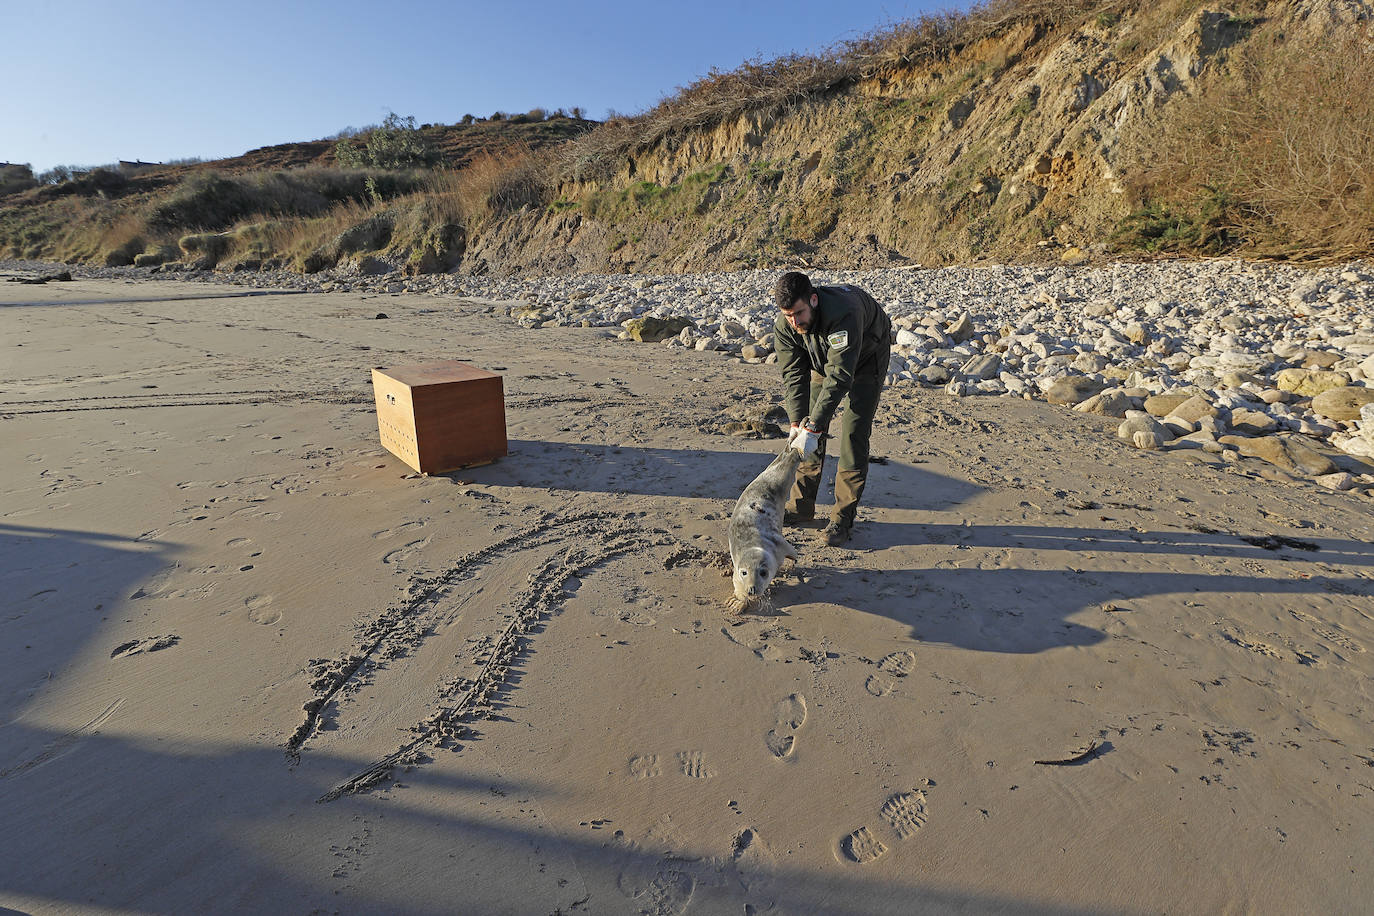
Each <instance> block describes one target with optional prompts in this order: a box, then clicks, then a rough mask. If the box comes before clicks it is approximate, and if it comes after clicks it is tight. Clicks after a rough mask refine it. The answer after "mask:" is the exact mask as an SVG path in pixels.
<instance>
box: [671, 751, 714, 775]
mask: <svg viewBox="0 0 1374 916" xmlns="http://www.w3.org/2000/svg"><path fill="white" fill-rule="evenodd" d="M677 762H678V764H679V765H680V766H681V767H682V775H683V776H690V777H692V778H693V779H710V778H711V777H712V776H715V775H716V771H715V770H713V769H712V768H711V767H710V766H709V765H708V764H707V763H706V758H705V756H704V755H703V754H702V753H701V751H682V752H681V753H679V754H678V755H677Z"/></svg>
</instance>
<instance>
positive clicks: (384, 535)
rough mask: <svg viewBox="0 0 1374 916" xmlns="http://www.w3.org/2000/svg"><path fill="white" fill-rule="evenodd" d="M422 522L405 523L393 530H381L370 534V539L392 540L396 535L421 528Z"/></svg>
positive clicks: (423, 524)
mask: <svg viewBox="0 0 1374 916" xmlns="http://www.w3.org/2000/svg"><path fill="white" fill-rule="evenodd" d="M424 526H425V523H424V522H405V523H403V524H400V525H397V526H396V527H395V528H383V529H382V530H381V531H374V532H372V539H373V540H375V541H385V540H388V539H390V538H394V537H395V536H396V535H398V534H405V533H406V532H407V531H414V530H415V529H416V528H423V527H424Z"/></svg>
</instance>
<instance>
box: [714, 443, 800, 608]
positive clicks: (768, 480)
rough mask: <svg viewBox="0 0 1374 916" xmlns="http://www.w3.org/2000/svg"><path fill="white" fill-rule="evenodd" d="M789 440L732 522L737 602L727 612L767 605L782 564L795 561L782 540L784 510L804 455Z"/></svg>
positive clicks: (750, 488) (742, 501) (742, 500)
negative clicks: (762, 604)
mask: <svg viewBox="0 0 1374 916" xmlns="http://www.w3.org/2000/svg"><path fill="white" fill-rule="evenodd" d="M791 441H792V440H791V439H788V445H787V447H786V448H784V449H783V450H782V454H781V455H779V456H778V457H776V458H774V459H773V463H772V464H770V465H768V467H767V468H765V469H764V471H763V473H762V474H760V475H759V476H757V477H755V478H754V482H753V483H751V484H749V486H747V487H745V488H744V492H743V493H741V494H740V498H739V501H738V502H736V503H735V512H734V514H733V515H731V516H730V532H729V533H730V569H731V577H732V578H733V580H734V585H735V596H734V598H733V599H731V601H730V602H729V607H730V609H731V610H732V611H734V612H735V613H737V614H738V613H743V612H744V611H747V610H749V609H751V608H754V607H756V606H757V605H758V604H759V603H760V602H762V600H763V595H764V592H765V591H767V589H768V585H769V583H771V582H772V581H773V577H774V576H776V575H777V574H778V567H780V566H782V561H783V559H784V558H791V559H793V560H795V559H796V558H797V549H796V548H795V547H793V546H792V545H791V544H789V543H788V542H787V538H785V537H783V536H782V512H783V505H784V504H785V503H786V502H787V494H788V491H790V490H791V489H792V482H793V481H794V480H795V479H796V477H797V465H799V464H801V460H802V455H801V452H799V451H797V450H796V449H794V448H792V445H791Z"/></svg>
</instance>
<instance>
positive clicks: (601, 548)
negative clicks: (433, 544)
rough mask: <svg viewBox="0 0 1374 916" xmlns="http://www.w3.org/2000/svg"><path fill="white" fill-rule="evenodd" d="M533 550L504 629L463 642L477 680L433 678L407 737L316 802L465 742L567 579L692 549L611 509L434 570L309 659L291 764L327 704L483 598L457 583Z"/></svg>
mask: <svg viewBox="0 0 1374 916" xmlns="http://www.w3.org/2000/svg"><path fill="white" fill-rule="evenodd" d="M541 547H543V548H547V547H553V548H554V553H553V555H552V556H551V557H549V558H547V559H546V560H545V561H544V562H543V563H541V564H540V565H539V566H538V567H537V568H536V569H535V571H534V572H533V573H531V574H530V576H529V578H528V580H527V581H526V583H525V585H524V587H523V588H521V589H519V591H518V592H517V593H516V594H514V595H513V596H511V597H510V598H509V599H508V600H507V601H506V602H505V603H504V604H503V605H502V607H503V608H504V609H505V614H504V620H505V623H504V625H503V626H502V627H501V629H500V630H499V631H497V632H496V633H494V634H489V635H488V636H486V637H483V638H480V639H477V640H473V641H471V642H473V644H474V649H473V651H474V652H475V653H476V654H475V656H474V657H473V658H472V660H471V662H472V663H473V664H478V665H480V667H479V668H478V670H477V672H476V674H475V675H474V676H472V677H470V678H462V677H446V678H442V679H441V680H440V682H439V683H438V684H437V685H436V686H437V690H436V694H437V699H436V701H435V702H436V703H437V704H438V709H437V710H435V711H434V712H433V713H432V714H430V715H429V716H427V717H425V718H423V719H422V720H421V721H419V722H417V723H416V724H414V725H412V726H411V727H410V731H411V733H412V734H413V735H414V737H413V738H412V739H410V740H409V741H407V742H405V743H403V744H402V745H401V746H400V747H399V748H397V749H396V750H395V751H394V752H392V753H391V754H388V755H386V756H385V757H383V758H381V759H379V760H377V761H376V762H374V763H373V764H371V765H369V766H368V767H366V768H365V769H363V770H362V771H360V772H359V773H358V774H356V775H355V776H353V777H352V778H350V779H348V780H346V781H344V782H343V783H340V784H339V785H337V786H335V787H334V788H333V789H331V790H330V791H329V792H327V793H325V794H324V795H323V796H321V797H320V799H318V800H319V801H321V802H324V801H331V800H333V799H336V798H339V797H341V796H343V795H349V794H354V793H356V792H361V791H365V790H366V789H368V788H370V787H371V786H373V785H376V784H377V783H378V782H381V781H382V780H384V779H386V778H387V777H388V776H389V775H390V774H391V772H392V770H394V769H395V767H397V766H413V765H416V764H418V763H421V762H423V759H424V752H425V750H426V749H427V748H432V747H450V748H452V747H454V745H455V742H456V741H458V740H459V739H463V738H467V739H471V738H472V737H474V735H473V733H472V730H471V729H470V728H469V727H468V723H470V722H472V721H473V720H475V719H477V718H481V717H483V716H486V715H488V714H489V713H490V711H491V704H492V702H493V701H494V700H495V699H496V697H497V695H498V694H500V693H501V692H502V691H503V690H504V689H506V688H507V687H509V681H510V673H511V667H512V665H513V664H514V663H515V662H516V660H517V659H518V658H519V656H520V655H521V654H522V652H524V651H525V649H526V648H527V647H528V646H529V645H530V642H531V639H532V636H533V634H534V632H536V631H537V629H538V628H539V626H540V623H541V622H542V621H543V620H545V619H547V618H548V617H550V616H552V615H553V614H554V613H556V612H557V611H558V610H559V609H560V608H561V607H562V605H563V604H564V602H565V601H566V600H567V598H568V597H569V595H568V593H567V591H566V589H567V585H568V583H569V581H570V580H573V579H581V578H583V577H585V576H586V575H587V574H588V573H590V572H591V571H593V570H595V569H597V568H599V567H601V566H603V565H604V564H606V563H608V562H612V561H614V560H616V559H618V558H621V557H624V556H627V555H642V554H643V553H644V552H645V551H649V550H653V549H655V548H658V549H660V550H662V549H665V548H666V549H667V555H666V557H665V558H664V559H663V562H664V564H665V566H666V565H668V564H670V563H671V564H673V565H676V564H678V563H681V562H682V561H683V560H684V559H686V558H688V557H689V556H690V555H692V554H694V553H699V551H695V549H694V548H692V547H690V545H685V544H683V542H681V541H679V540H678V539H677V538H675V537H674V536H673V535H671V534H669V533H668V532H666V531H664V530H662V529H657V528H644V527H641V526H639V525H638V524H636V522H635V521H634V520H633V518H631V517H626V516H622V515H618V514H615V513H610V512H584V513H580V514H574V515H569V516H560V515H558V514H556V513H548V514H545V515H544V516H542V517H541V518H540V519H539V521H537V522H536V523H534V524H532V525H530V526H527V527H526V528H523V529H521V530H519V531H516V532H515V533H513V534H511V535H508V536H506V537H504V538H502V539H501V540H499V541H497V542H495V543H493V544H491V545H488V546H487V547H485V548H482V549H481V550H478V551H475V552H473V553H470V554H467V555H465V556H463V557H460V558H459V559H458V561H457V562H456V563H455V564H454V565H453V566H452V567H450V568H449V569H448V570H446V571H444V572H443V573H441V574H439V575H437V576H433V577H430V578H426V579H422V580H418V581H417V582H416V583H415V584H414V585H412V587H411V589H410V593H409V596H408V599H407V601H406V602H404V603H403V604H401V605H399V606H397V607H393V608H390V609H388V611H386V612H385V613H384V614H382V615H381V616H380V617H378V618H376V619H375V620H373V621H371V622H369V623H367V624H364V625H363V627H362V628H361V630H360V633H359V636H360V638H359V641H358V644H357V646H356V647H355V649H354V650H353V651H351V652H349V653H347V654H345V655H343V656H341V657H339V658H336V659H332V660H320V659H317V660H315V661H314V662H312V665H311V667H312V671H313V672H314V674H315V679H314V680H313V681H312V683H311V686H312V688H314V690H315V696H314V697H313V698H312V699H311V700H310V701H309V702H307V703H306V704H305V706H304V710H305V713H306V715H305V719H304V721H303V722H302V723H301V725H300V726H299V727H298V728H297V729H296V731H295V733H294V734H292V736H291V737H290V738H289V739H288V741H287V743H286V753H287V757H288V759H289V760H290V761H291V762H292V763H295V762H297V761H299V759H300V753H301V750H302V749H303V748H304V746H305V745H306V743H307V742H308V741H309V740H310V738H311V737H313V736H314V735H315V734H316V733H317V731H318V729H319V727H320V724H321V720H322V717H323V716H324V711H325V709H326V707H327V706H329V704H330V703H331V702H334V701H336V700H339V701H342V700H346V699H347V698H348V697H349V696H351V695H352V694H353V693H356V692H357V690H358V689H359V688H360V686H361V685H362V684H363V683H365V682H366V681H367V679H368V678H370V677H372V675H373V674H374V673H375V671H376V669H377V667H378V665H379V663H380V661H381V660H383V659H388V658H396V657H399V656H401V655H406V654H409V653H410V652H413V651H415V650H417V649H418V648H419V647H420V645H421V644H422V643H424V642H425V641H426V640H427V639H428V638H429V637H431V636H433V635H435V634H436V632H438V629H437V628H438V627H439V626H441V625H442V624H445V623H452V622H453V621H455V620H456V619H457V618H458V616H459V614H460V613H461V611H462V610H463V608H464V607H465V606H466V605H467V604H468V602H470V601H471V600H472V599H473V598H475V597H476V596H477V595H479V594H483V593H484V585H483V584H481V583H477V584H476V585H475V587H471V588H470V589H469V590H468V591H467V593H466V594H462V595H460V594H459V592H460V590H461V588H462V587H463V586H464V585H470V584H471V583H472V582H473V580H475V579H480V578H481V572H482V571H483V568H484V567H487V566H490V565H491V564H493V563H496V562H498V561H501V560H503V559H507V558H509V557H510V555H511V554H517V553H518V554H520V555H522V556H524V557H527V556H528V552H529V551H530V550H532V549H536V548H541ZM526 562H528V560H526ZM483 581H485V580H483Z"/></svg>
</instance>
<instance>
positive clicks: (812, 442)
mask: <svg viewBox="0 0 1374 916" xmlns="http://www.w3.org/2000/svg"><path fill="white" fill-rule="evenodd" d="M820 442H821V434H820V430H815V429H808V428H807V427H806V425H805V424H802V425H800V426H794V427H792V436H791V439H790V440H789V441H788V443H787V444H788V445H790V446H791V447H792V448H794V449H796V450H797V451H799V452H801V456H802V458H803V459H806V458H810V457H811V456H812V455H814V454H816V448H817V447H818V446H819V445H820Z"/></svg>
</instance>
